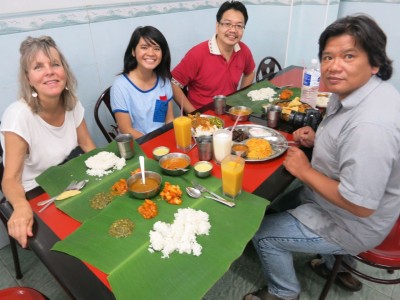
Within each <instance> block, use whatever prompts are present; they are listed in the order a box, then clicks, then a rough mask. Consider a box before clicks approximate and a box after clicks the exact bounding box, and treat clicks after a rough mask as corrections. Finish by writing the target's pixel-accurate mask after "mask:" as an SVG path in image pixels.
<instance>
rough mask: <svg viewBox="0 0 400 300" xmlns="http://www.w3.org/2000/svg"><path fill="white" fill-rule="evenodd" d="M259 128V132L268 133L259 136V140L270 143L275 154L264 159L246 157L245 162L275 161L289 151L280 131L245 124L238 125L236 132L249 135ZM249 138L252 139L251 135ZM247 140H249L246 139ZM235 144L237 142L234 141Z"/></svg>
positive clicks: (244, 141)
mask: <svg viewBox="0 0 400 300" xmlns="http://www.w3.org/2000/svg"><path fill="white" fill-rule="evenodd" d="M252 128H257V129H258V130H259V131H263V132H266V134H265V135H264V136H259V137H257V138H263V139H266V140H268V141H269V142H270V144H271V147H272V150H273V153H272V155H270V156H268V157H265V158H262V159H253V158H248V157H245V158H244V159H245V161H247V162H258V161H267V160H271V159H274V158H276V157H278V156H281V155H282V154H283V153H285V151H286V150H287V148H288V147H287V139H286V138H285V137H284V136H283V135H282V134H280V133H279V132H278V131H276V130H274V129H271V128H269V127H266V126H262V125H257V124H243V125H236V127H235V130H239V129H240V130H242V131H244V132H247V133H249V131H250V129H252ZM226 129H229V130H230V129H232V126H230V127H227V128H226ZM249 138H252V137H251V136H250V134H249ZM246 140H247V139H246ZM246 140H243V141H241V142H240V143H246ZM234 142H235V141H234Z"/></svg>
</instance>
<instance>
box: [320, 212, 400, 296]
mask: <svg viewBox="0 0 400 300" xmlns="http://www.w3.org/2000/svg"><path fill="white" fill-rule="evenodd" d="M399 237H400V218H399V219H398V220H397V222H396V224H395V225H394V227H393V229H392V231H391V232H390V233H389V235H388V236H387V237H386V239H385V240H384V241H383V242H382V244H380V245H379V246H377V247H376V248H374V249H372V250H369V251H366V252H363V253H361V254H359V255H357V256H354V258H355V259H357V260H358V261H360V262H362V263H365V264H367V265H369V266H372V267H375V268H379V269H383V270H387V272H388V273H391V274H393V273H394V270H400V238H399ZM341 264H342V265H343V266H344V267H345V268H346V269H347V270H349V272H351V273H353V274H355V275H357V276H359V277H361V278H363V279H365V280H368V281H371V282H375V283H380V284H399V283H400V278H394V279H382V278H376V277H372V276H370V275H368V274H365V273H362V272H360V271H359V270H356V269H354V268H352V267H350V266H349V265H347V264H346V263H345V262H343V255H336V256H335V263H334V265H333V268H332V271H331V273H330V275H329V278H328V279H327V281H326V283H325V286H324V288H323V290H322V292H321V294H320V296H319V299H320V300H323V299H325V298H326V296H327V294H328V292H329V289H330V288H331V286H332V284H333V282H334V281H335V278H336V274H337V272H338V270H339V266H340V265H341Z"/></svg>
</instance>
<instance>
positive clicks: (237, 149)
mask: <svg viewBox="0 0 400 300" xmlns="http://www.w3.org/2000/svg"><path fill="white" fill-rule="evenodd" d="M231 153H232V154H235V155H239V156H241V157H246V156H247V153H249V147H248V146H247V145H245V144H240V143H237V144H234V145H233V146H232V150H231Z"/></svg>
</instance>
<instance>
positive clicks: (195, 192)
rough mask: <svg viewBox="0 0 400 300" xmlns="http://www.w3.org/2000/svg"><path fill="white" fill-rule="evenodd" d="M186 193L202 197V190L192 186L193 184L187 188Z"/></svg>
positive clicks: (194, 196) (193, 196)
mask: <svg viewBox="0 0 400 300" xmlns="http://www.w3.org/2000/svg"><path fill="white" fill-rule="evenodd" d="M186 193H188V195H189V196H190V197H192V198H200V197H201V192H200V191H199V190H198V189H196V188H194V187H191V186H188V187H187V188H186Z"/></svg>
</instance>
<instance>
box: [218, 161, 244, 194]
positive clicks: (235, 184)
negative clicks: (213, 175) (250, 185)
mask: <svg viewBox="0 0 400 300" xmlns="http://www.w3.org/2000/svg"><path fill="white" fill-rule="evenodd" d="M244 162H245V160H244V159H243V158H242V157H240V156H238V155H228V156H227V157H225V158H224V159H223V160H222V162H221V171H222V193H223V194H224V195H225V196H228V197H230V198H232V199H235V198H236V197H237V196H238V195H239V194H240V193H241V192H242V181H243V171H244Z"/></svg>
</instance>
